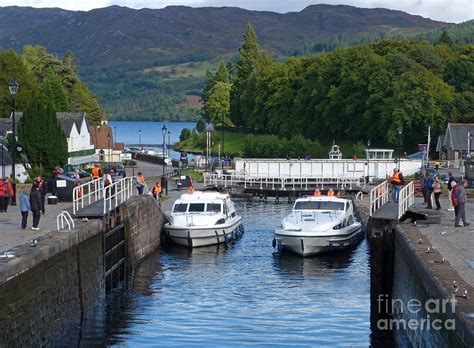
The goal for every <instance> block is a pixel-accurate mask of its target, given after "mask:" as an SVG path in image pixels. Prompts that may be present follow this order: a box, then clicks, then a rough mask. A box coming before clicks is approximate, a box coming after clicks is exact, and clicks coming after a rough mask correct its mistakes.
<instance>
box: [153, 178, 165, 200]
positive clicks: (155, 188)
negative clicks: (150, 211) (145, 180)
mask: <svg viewBox="0 0 474 348" xmlns="http://www.w3.org/2000/svg"><path fill="white" fill-rule="evenodd" d="M161 192H162V190H161V184H160V182H159V181H157V182H156V183H155V186H153V189H152V190H151V193H152V195H153V198H155V200H157V201H159V200H160V198H161Z"/></svg>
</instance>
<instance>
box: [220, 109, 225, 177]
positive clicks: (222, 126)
mask: <svg viewBox="0 0 474 348" xmlns="http://www.w3.org/2000/svg"><path fill="white" fill-rule="evenodd" d="M221 144H222V145H221V153H222V158H221V160H222V174H224V158H225V157H224V113H222V123H221Z"/></svg>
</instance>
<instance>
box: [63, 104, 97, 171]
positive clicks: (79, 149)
mask: <svg viewBox="0 0 474 348" xmlns="http://www.w3.org/2000/svg"><path fill="white" fill-rule="evenodd" d="M56 116H57V118H58V121H59V123H60V124H61V127H62V129H63V131H64V133H65V134H66V137H67V146H68V153H69V158H68V164H71V165H74V166H79V167H90V166H92V165H93V164H94V162H97V161H98V156H97V155H96V153H95V149H94V145H92V143H91V133H90V128H89V121H88V120H87V114H86V113H85V112H58V113H56Z"/></svg>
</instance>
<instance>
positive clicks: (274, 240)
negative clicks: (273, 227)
mask: <svg viewBox="0 0 474 348" xmlns="http://www.w3.org/2000/svg"><path fill="white" fill-rule="evenodd" d="M272 246H273V249H275V248H276V246H277V240H276V239H275V238H273V240H272Z"/></svg>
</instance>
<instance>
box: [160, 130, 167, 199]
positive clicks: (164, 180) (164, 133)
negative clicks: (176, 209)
mask: <svg viewBox="0 0 474 348" xmlns="http://www.w3.org/2000/svg"><path fill="white" fill-rule="evenodd" d="M161 131H162V132H163V178H162V179H161V187H162V188H161V190H163V186H165V189H166V195H168V185H166V179H165V146H166V144H165V141H166V139H165V136H166V132H167V131H168V129H167V128H166V125H165V124H163V128H161Z"/></svg>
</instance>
